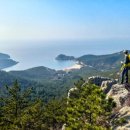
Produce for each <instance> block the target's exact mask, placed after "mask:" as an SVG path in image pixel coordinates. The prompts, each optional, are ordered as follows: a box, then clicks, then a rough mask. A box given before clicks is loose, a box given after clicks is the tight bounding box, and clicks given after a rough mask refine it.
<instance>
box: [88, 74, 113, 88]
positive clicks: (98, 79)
mask: <svg viewBox="0 0 130 130" xmlns="http://www.w3.org/2000/svg"><path fill="white" fill-rule="evenodd" d="M107 80H111V79H110V78H107V77H101V76H92V77H89V78H88V82H89V83H92V84H95V85H98V86H101V84H102V82H103V81H107Z"/></svg>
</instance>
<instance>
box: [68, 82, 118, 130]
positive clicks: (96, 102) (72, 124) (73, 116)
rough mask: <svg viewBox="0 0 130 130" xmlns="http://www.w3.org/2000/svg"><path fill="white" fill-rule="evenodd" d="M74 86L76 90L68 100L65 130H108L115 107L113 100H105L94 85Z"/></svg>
mask: <svg viewBox="0 0 130 130" xmlns="http://www.w3.org/2000/svg"><path fill="white" fill-rule="evenodd" d="M80 83H81V81H80ZM75 85H76V87H77V89H76V90H74V91H73V92H72V96H70V98H69V99H68V106H67V116H66V130H106V129H110V122H109V121H110V120H109V117H110V115H111V112H112V108H113V107H115V103H114V102H113V99H106V95H105V94H104V93H103V92H102V90H101V89H100V88H99V87H98V86H96V85H94V84H87V83H82V84H79V83H78V84H75Z"/></svg>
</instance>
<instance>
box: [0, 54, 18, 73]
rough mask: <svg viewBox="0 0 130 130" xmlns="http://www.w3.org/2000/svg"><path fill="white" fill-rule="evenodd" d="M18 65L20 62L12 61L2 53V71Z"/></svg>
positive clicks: (0, 63) (0, 65)
mask: <svg viewBox="0 0 130 130" xmlns="http://www.w3.org/2000/svg"><path fill="white" fill-rule="evenodd" d="M17 63H18V62H17V61H14V60H12V59H11V58H10V56H9V55H8V54H3V53H0V69H1V70H2V69H5V68H8V67H11V66H13V65H16V64H17Z"/></svg>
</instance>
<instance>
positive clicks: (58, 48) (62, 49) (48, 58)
mask: <svg viewBox="0 0 130 130" xmlns="http://www.w3.org/2000/svg"><path fill="white" fill-rule="evenodd" d="M124 49H127V50H130V40H122V39H121V40H87V41H74V40H69V41H67V40H66V41H65V40H64V41H13V42H12V41H11V42H9V41H8V42H7V41H6V42H0V53H6V54H9V55H10V56H11V59H13V60H15V61H17V62H19V63H18V64H16V65H14V66H12V67H9V68H6V69H4V70H5V71H12V70H26V69H29V68H33V67H38V66H45V67H48V68H51V69H55V70H62V69H65V68H67V67H71V66H73V65H74V64H75V61H57V60H55V58H56V57H57V56H58V55H59V54H65V55H67V56H75V57H76V58H77V57H80V56H83V55H87V54H94V55H105V54H111V53H115V52H120V51H122V50H124Z"/></svg>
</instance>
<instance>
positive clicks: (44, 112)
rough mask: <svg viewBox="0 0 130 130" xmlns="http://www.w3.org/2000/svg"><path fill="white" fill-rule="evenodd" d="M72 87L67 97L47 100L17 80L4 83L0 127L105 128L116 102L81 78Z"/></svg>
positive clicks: (18, 129) (25, 129)
mask: <svg viewBox="0 0 130 130" xmlns="http://www.w3.org/2000/svg"><path fill="white" fill-rule="evenodd" d="M74 85H75V87H76V88H77V89H76V90H75V91H73V92H72V93H71V95H70V96H69V97H68V98H61V99H57V98H53V99H51V100H49V101H48V102H45V101H44V100H42V98H39V97H37V96H36V95H35V94H34V93H32V89H31V88H28V89H25V90H22V89H21V87H20V85H19V83H18V82H17V81H15V82H14V84H13V86H11V87H8V86H6V93H5V95H4V96H2V97H1V98H0V129H1V130H60V129H61V128H62V127H63V126H64V127H65V128H66V130H78V129H82V130H84V129H88V130H99V129H100V130H107V129H110V122H111V119H110V116H111V114H112V109H113V108H114V107H115V106H116V104H115V102H113V99H111V98H110V99H106V96H105V94H104V93H103V92H102V90H101V89H100V88H99V87H98V86H96V85H93V84H87V83H85V81H84V80H83V79H81V80H79V81H78V82H76V83H75V84H74Z"/></svg>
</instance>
